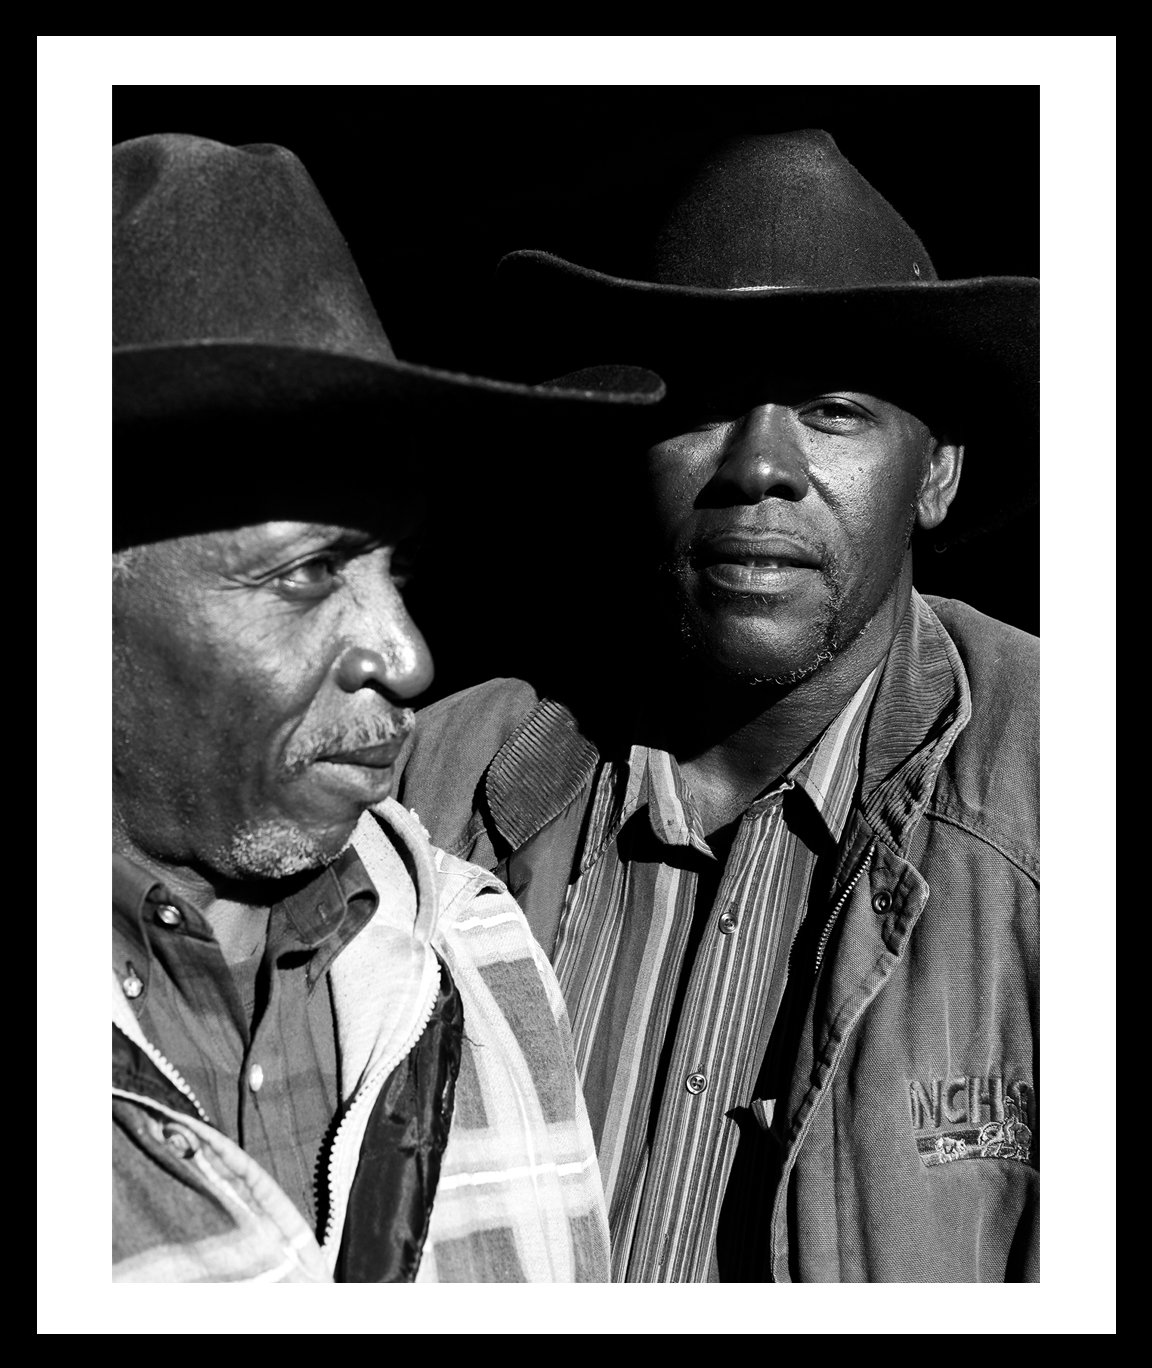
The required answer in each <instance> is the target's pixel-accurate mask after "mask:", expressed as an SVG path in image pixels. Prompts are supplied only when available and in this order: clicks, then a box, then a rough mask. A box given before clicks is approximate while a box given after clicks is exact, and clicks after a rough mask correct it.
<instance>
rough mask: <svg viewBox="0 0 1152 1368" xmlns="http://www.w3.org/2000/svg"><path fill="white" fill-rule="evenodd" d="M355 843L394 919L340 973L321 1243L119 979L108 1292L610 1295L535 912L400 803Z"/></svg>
mask: <svg viewBox="0 0 1152 1368" xmlns="http://www.w3.org/2000/svg"><path fill="white" fill-rule="evenodd" d="M384 828H387V829H388V830H389V831H390V833H391V837H392V839H391V840H389V839H388V838H387V837H386V836H385V835H384V834H383V829H384ZM354 843H355V846H356V850H357V853H358V854H359V856H360V858H361V860H362V862H363V864H364V866H365V868H366V869H367V871H368V873H369V874H370V876H371V877H372V879H373V882H374V884H375V885H376V888H377V890H378V892H379V893H380V902H379V906H378V909H377V911H376V913H375V915H374V916H373V918H372V920H371V921H370V922H369V923H368V925H367V926H366V927H365V928H364V929H363V930H362V931H361V932H360V933H359V934H358V935H357V936H356V937H355V939H354V940H352V941H351V942H350V944H349V945H348V946H346V947H345V949H344V950H343V951H342V952H341V954H340V955H339V956H338V958H337V959H336V960H335V961H334V963H333V965H332V968H331V970H330V971H329V972H330V979H329V982H330V991H331V997H332V1004H333V1012H334V1017H335V1024H336V1036H337V1046H338V1051H339V1060H340V1080H341V1092H342V1095H343V1106H342V1108H341V1112H340V1115H339V1119H338V1125H337V1127H336V1129H335V1132H334V1136H333V1138H332V1141H331V1145H330V1149H329V1150H328V1153H327V1182H326V1192H325V1196H326V1199H327V1213H328V1215H327V1222H326V1229H325V1230H324V1231H323V1232H322V1234H321V1238H320V1239H319V1240H317V1238H316V1237H315V1235H314V1234H313V1232H312V1230H311V1229H310V1228H309V1226H308V1224H307V1222H306V1221H305V1220H304V1218H303V1216H302V1215H301V1214H300V1213H299V1212H298V1211H297V1210H296V1208H295V1207H294V1206H293V1204H292V1203H291V1202H290V1201H289V1199H288V1197H287V1196H286V1195H285V1194H284V1192H283V1191H282V1190H281V1189H280V1187H279V1186H278V1185H277V1184H276V1182H275V1181H274V1180H273V1179H272V1178H271V1177H270V1175H269V1174H268V1173H267V1172H265V1171H264V1170H263V1169H262V1168H261V1167H260V1166H259V1165H258V1164H257V1163H256V1162H255V1160H253V1159H252V1158H251V1157H250V1156H249V1155H247V1154H246V1153H245V1152H244V1150H243V1149H241V1148H240V1146H239V1145H237V1144H235V1143H234V1142H233V1141H232V1140H231V1139H230V1138H229V1137H228V1136H226V1135H224V1134H223V1133H221V1132H220V1131H219V1130H217V1129H216V1128H215V1127H214V1126H213V1124H212V1121H211V1118H209V1117H208V1116H207V1115H206V1114H205V1112H204V1110H203V1109H202V1107H201V1106H200V1104H199V1102H198V1101H197V1099H196V1098H195V1097H194V1096H193V1095H192V1093H191V1091H190V1089H189V1088H188V1086H187V1084H186V1083H185V1082H184V1080H183V1079H182V1078H181V1077H180V1075H179V1074H178V1073H177V1071H176V1070H175V1069H174V1067H173V1066H172V1064H171V1063H170V1062H169V1061H168V1060H166V1059H165V1058H164V1057H163V1056H162V1055H161V1054H160V1052H159V1051H158V1050H157V1049H156V1047H155V1046H154V1045H153V1044H152V1043H151V1042H149V1041H148V1040H147V1038H146V1037H145V1035H144V1033H143V1031H142V1030H141V1028H140V1025H139V1023H138V1021H137V1020H136V1017H135V1014H134V1012H133V1010H132V1007H131V1004H130V1002H129V1000H128V998H127V997H126V996H125V994H124V991H123V988H122V986H121V984H120V982H119V980H118V979H116V978H115V976H114V978H113V1001H112V1024H113V1077H112V1112H113V1127H112V1161H113V1267H114V1277H115V1278H116V1279H117V1280H121V1281H138V1282H171V1281H179V1282H281V1281H283V1282H299V1281H303V1282H329V1281H332V1280H333V1278H335V1280H336V1281H344V1282H383V1281H412V1280H415V1281H421V1282H425V1281H439V1282H457V1281H464V1282H482V1281H512V1282H518V1281H556V1282H570V1281H605V1280H606V1279H607V1277H608V1229H607V1216H606V1213H605V1209H604V1196H603V1191H602V1189H601V1187H600V1176H599V1172H598V1170H597V1167H596V1159H595V1154H594V1151H593V1145H592V1133H591V1129H590V1127H589V1125H588V1118H587V1114H586V1112H585V1109H584V1103H583V1098H582V1097H581V1094H580V1090H579V1087H578V1085H577V1082H576V1075H575V1063H574V1060H573V1055H572V1046H571V1037H570V1033H569V1029H568V1022H567V1017H566V1014H565V1011H564V1006H563V1003H562V1002H561V1000H560V993H559V989H558V987H557V985H556V980H555V977H554V975H553V974H552V970H551V967H550V966H549V964H548V962H547V960H546V959H545V957H544V955H543V953H542V952H541V950H540V948H539V947H538V946H537V945H536V944H535V942H534V941H533V940H532V938H531V936H530V935H529V933H528V928H527V926H526V925H525V922H524V918H523V916H522V914H521V912H520V910H519V909H518V908H517V907H516V905H515V903H513V901H512V900H511V898H509V896H508V893H507V890H506V889H504V888H503V887H502V885H501V884H500V883H499V882H498V881H497V880H495V879H494V878H493V877H492V876H491V875H490V874H489V873H487V872H486V871H484V870H481V869H477V868H476V867H475V866H471V865H466V864H464V863H463V862H461V861H460V860H456V859H453V858H452V857H451V856H449V855H446V854H445V853H444V852H443V851H440V850H435V849H433V848H432V847H431V846H430V845H429V843H428V839H427V834H426V832H425V831H424V830H423V828H422V826H421V824H420V822H419V821H418V820H417V819H415V818H414V816H413V815H412V814H410V813H408V812H405V811H404V809H403V808H401V807H400V806H399V805H398V804H397V803H396V802H395V801H393V800H392V799H386V800H385V802H384V803H382V804H380V805H379V807H378V808H377V809H374V810H373V811H372V812H369V813H365V814H364V816H363V818H362V819H361V821H360V824H359V826H358V827H357V829H356V833H355V837H354Z"/></svg>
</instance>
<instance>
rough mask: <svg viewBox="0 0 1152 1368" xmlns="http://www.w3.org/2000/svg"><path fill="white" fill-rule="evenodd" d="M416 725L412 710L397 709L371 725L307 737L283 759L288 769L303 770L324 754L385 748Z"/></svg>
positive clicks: (376, 719)
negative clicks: (375, 747)
mask: <svg viewBox="0 0 1152 1368" xmlns="http://www.w3.org/2000/svg"><path fill="white" fill-rule="evenodd" d="M415 725H416V714H415V713H414V712H413V711H412V709H411V708H396V709H394V710H393V711H392V713H390V714H389V716H387V717H380V718H373V720H372V721H371V722H362V723H359V724H356V725H352V726H347V727H341V728H339V730H337V729H335V728H333V729H332V730H331V731H325V732H318V733H315V734H313V735H311V736H309V737H308V738H307V740H306V741H305V742H304V743H302V745H301V746H300V747H298V748H297V747H294V748H293V749H292V750H291V751H290V752H289V754H288V755H287V756H286V757H285V758H286V762H287V765H288V768H289V769H290V770H293V771H295V770H300V769H304V768H305V767H306V766H308V765H310V764H311V763H312V762H313V761H314V760H319V759H320V757H321V756H324V755H343V754H345V753H346V752H348V751H357V750H367V749H369V748H370V747H372V746H386V745H387V744H388V743H389V742H390V741H403V740H405V739H406V738H407V736H408V735H409V733H410V732H411V731H412V728H413V727H414V726H415Z"/></svg>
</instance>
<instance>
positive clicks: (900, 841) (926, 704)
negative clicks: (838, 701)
mask: <svg viewBox="0 0 1152 1368" xmlns="http://www.w3.org/2000/svg"><path fill="white" fill-rule="evenodd" d="M971 716H972V694H971V692H970V690H969V688H968V676H967V673H966V672H965V669H964V666H963V663H962V662H961V660H960V653H959V652H958V651H957V650H956V647H955V645H954V644H953V642H952V639H951V637H949V635H948V633H947V632H946V631H945V630H944V626H943V624H942V623H941V621H940V619H939V618H938V617H937V616H936V614H935V613H934V612H933V611H932V609H931V608H930V607H929V606H928V604H927V603H925V601H924V600H923V599H922V598H921V597H920V595H919V594H918V593H916V592H915V590H913V592H912V602H911V603H910V604H909V606H908V611H907V612H906V613H905V614H904V617H903V619H902V621H901V623H900V626H899V627H898V628H897V629H896V636H895V638H894V639H893V642H892V645H891V647H890V649H889V651H888V657H887V660H886V661H885V664H884V673H883V675H882V676H881V679H880V685H879V688H878V689H877V691H876V700H875V703H874V705H873V708H872V715H871V717H870V718H869V719H868V724H867V726H866V728H865V731H864V741H863V745H862V748H861V755H860V771H861V781H860V793H861V803H860V807H861V810H862V812H863V815H864V817H865V818H866V819H867V821H868V822H869V824H870V825H871V826H872V828H873V830H874V831H875V833H876V835H877V836H879V837H880V839H881V840H883V841H885V842H886V843H887V844H888V845H890V846H891V847H892V848H893V849H894V850H895V851H897V852H898V853H901V854H903V852H904V849H905V846H906V845H907V842H908V839H909V837H910V835H911V833H912V831H913V829H914V828H915V826H916V824H917V823H918V822H919V820H920V818H921V817H922V816H923V815H924V810H925V808H926V807H927V806H928V800H929V799H930V798H931V796H932V791H933V789H934V788H935V786H936V779H937V776H938V775H939V773H940V767H941V765H943V763H944V760H945V757H946V756H947V754H948V752H949V751H950V750H951V749H952V746H953V744H954V743H955V741H956V738H957V737H958V736H959V735H960V733H961V732H962V731H963V730H964V728H965V727H966V726H967V725H968V722H969V719H970V718H971Z"/></svg>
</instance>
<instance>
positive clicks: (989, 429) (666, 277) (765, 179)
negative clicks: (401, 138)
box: [498, 129, 1039, 544]
mask: <svg viewBox="0 0 1152 1368" xmlns="http://www.w3.org/2000/svg"><path fill="white" fill-rule="evenodd" d="M646 246H647V256H648V261H649V264H648V266H647V268H646V269H645V271H644V278H634V277H631V276H620V275H612V274H609V273H607V272H605V271H601V270H594V269H591V268H589V267H585V266H581V265H578V264H576V263H574V262H571V261H567V260H564V259H562V258H560V257H558V256H554V255H552V254H550V253H548V252H543V251H517V252H513V253H511V254H510V255H509V256H506V257H505V258H504V259H503V261H502V262H501V263H500V266H499V270H498V282H499V286H500V292H501V297H502V299H503V300H504V302H505V305H506V308H507V310H508V314H507V316H508V318H509V320H510V322H511V325H512V327H513V329H514V331H515V333H516V334H517V335H519V336H530V337H531V338H532V347H533V353H534V355H535V356H536V357H537V358H538V364H539V365H540V366H541V367H543V368H545V369H547V368H568V367H571V366H573V365H582V364H587V363H588V362H589V361H591V360H592V359H593V358H594V357H595V356H596V354H597V353H598V352H600V351H602V350H603V348H604V346H605V345H606V343H607V342H608V340H609V339H610V340H611V344H612V347H613V355H614V356H617V357H619V358H620V359H621V360H625V361H628V362H631V363H634V364H636V365H642V366H648V367H651V368H652V369H654V370H656V371H658V372H659V373H660V375H661V376H662V377H663V378H664V380H665V381H666V383H667V386H668V400H667V404H666V405H665V406H664V407H663V408H662V409H661V410H660V411H659V412H658V413H654V414H653V415H652V417H653V418H654V419H657V420H658V421H667V418H666V417H665V415H667V417H668V418H670V417H671V416H672V415H674V414H675V413H676V412H677V411H678V410H679V409H680V408H681V407H682V406H683V405H684V404H685V401H693V400H695V399H696V398H697V397H698V396H699V395H700V394H703V393H705V392H711V391H713V390H715V389H716V387H717V385H718V383H719V385H720V386H721V388H725V387H726V388H727V389H728V390H729V391H732V392H735V393H737V394H740V395H746V396H747V397H748V399H749V401H750V402H753V401H758V402H763V399H764V398H766V397H767V395H766V393H765V390H766V387H767V385H766V382H768V381H771V380H772V379H773V378H775V377H777V376H789V377H797V378H799V379H801V380H804V379H806V378H807V377H809V376H813V377H819V378H820V381H821V383H828V384H830V385H833V386H835V387H837V388H853V389H860V390H867V391H868V392H873V393H878V394H879V395H880V396H881V397H883V398H888V399H891V400H892V401H894V402H896V403H899V404H900V405H901V406H902V407H904V408H907V409H908V410H909V411H911V412H913V413H916V414H917V416H919V417H922V418H924V420H925V421H926V422H928V423H929V425H930V426H932V427H933V428H934V429H936V430H939V429H942V428H943V429H947V430H948V431H949V434H950V435H953V436H956V437H959V439H960V440H962V441H964V442H965V443H966V446H967V454H966V458H965V467H964V473H963V477H962V480H961V485H960V492H959V494H958V495H957V498H956V501H955V503H954V504H953V507H952V510H951V511H950V513H949V516H948V518H947V519H946V520H945V523H944V524H943V525H942V527H941V528H940V530H939V534H938V536H937V537H936V538H934V540H936V541H937V543H938V544H945V543H947V542H950V541H957V540H961V539H964V538H965V537H968V536H970V535H972V534H973V533H974V532H976V531H979V530H985V529H987V528H989V527H991V526H994V525H996V524H997V523H999V522H1003V521H1004V520H1006V519H1007V518H1009V517H1011V516H1012V515H1013V514H1015V513H1017V512H1019V511H1021V510H1022V509H1024V508H1026V507H1028V506H1030V505H1032V504H1034V503H1035V500H1036V497H1037V493H1038V487H1039V461H1038V447H1037V437H1038V389H1039V281H1038V280H1036V279H1034V278H1030V277H1018V276H981V277H976V278H972V279H965V280H940V279H939V278H938V276H937V273H936V270H935V268H934V267H933V264H932V261H931V258H930V257H929V255H928V252H927V250H926V248H925V246H924V244H923V243H922V242H921V241H920V239H919V237H917V235H916V233H915V232H914V231H913V230H912V228H910V227H909V225H908V224H907V223H906V222H905V221H904V219H903V218H902V217H901V216H900V215H899V214H898V213H897V212H896V210H895V209H894V208H893V207H892V206H891V205H890V204H889V203H888V202H887V200H885V199H884V197H883V196H882V195H881V194H880V193H879V191H877V190H876V189H875V188H874V187H873V186H872V185H870V184H869V182H868V181H867V180H865V178H864V177H863V176H862V175H861V174H860V173H859V172H858V171H857V170H856V168H855V167H853V166H852V165H851V163H850V162H848V160H847V159H846V158H845V157H844V156H843V155H842V154H841V152H840V150H839V148H838V147H837V146H836V144H835V142H834V141H833V139H832V138H831V137H830V136H829V134H827V133H825V132H823V131H821V130H812V129H807V130H802V131H798V132H790V133H781V134H770V135H760V136H754V137H745V138H740V139H737V140H735V141H733V142H731V143H728V144H726V145H725V146H723V147H721V148H720V149H718V150H717V151H716V152H715V153H714V154H713V155H712V156H711V157H709V158H708V160H707V161H706V162H705V163H704V164H703V165H702V166H701V167H700V168H699V171H698V173H697V174H696V176H695V178H694V179H692V180H691V181H690V183H689V184H688V186H687V189H686V191H685V192H684V193H683V195H682V196H681V197H680V198H679V199H678V200H677V201H676V203H675V204H674V206H673V208H672V209H671V211H670V212H669V213H668V214H667V216H666V217H665V218H664V219H663V220H662V222H661V224H660V226H659V227H658V229H657V230H656V231H655V232H654V233H653V235H652V237H651V239H650V241H649V242H648V243H647V244H646ZM757 395H759V396H760V398H759V400H757Z"/></svg>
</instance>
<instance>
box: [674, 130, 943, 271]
mask: <svg viewBox="0 0 1152 1368" xmlns="http://www.w3.org/2000/svg"><path fill="white" fill-rule="evenodd" d="M649 278H650V279H651V280H652V281H654V282H655V283H657V284H662V285H681V286H684V285H687V286H696V287H698V288H705V289H721V290H746V289H751V288H756V287H759V288H764V287H777V288H781V287H783V288H802V289H844V288H851V287H853V286H859V285H887V284H893V285H895V284H910V283H915V282H917V281H929V280H935V279H936V272H935V270H934V269H933V266H932V263H931V261H930V260H929V257H928V253H927V251H926V250H925V248H924V244H923V243H922V242H921V241H920V239H919V238H918V237H917V236H916V234H915V233H914V232H913V231H912V229H911V228H910V227H909V226H908V224H907V223H905V222H904V220H903V219H902V218H901V217H900V215H899V214H898V213H897V212H896V210H895V209H893V207H892V206H891V205H890V204H889V203H888V201H887V200H886V199H884V197H883V196H882V195H881V194H880V193H879V192H878V191H877V190H876V189H875V188H874V187H873V186H871V185H870V184H869V183H868V182H867V181H866V180H865V179H864V177H863V176H862V175H861V174H860V173H859V172H858V171H857V170H856V168H855V167H854V166H853V165H852V164H851V163H850V162H849V161H848V160H847V159H846V158H845V157H844V155H843V154H842V153H841V152H840V149H839V148H838V147H837V146H836V143H835V142H834V141H833V139H832V138H831V136H830V135H829V134H827V133H825V132H824V131H823V130H821V129H802V130H800V131H798V132H792V133H777V134H769V135H764V136H758V137H746V138H741V139H739V140H737V141H734V142H732V143H730V144H728V145H727V146H725V147H723V148H721V149H719V150H718V151H717V152H716V154H715V155H714V156H712V157H711V158H710V159H709V161H708V162H707V164H706V166H705V167H704V169H703V171H702V172H701V174H700V175H699V176H698V178H697V179H696V180H695V181H694V182H692V184H691V185H690V186H689V187H688V189H687V192H686V193H685V194H684V196H683V197H682V198H681V199H680V201H679V202H678V203H677V204H676V206H675V207H674V208H673V210H672V211H671V213H670V214H669V216H668V217H667V219H666V220H665V222H664V225H663V228H662V230H661V231H660V233H659V235H658V237H657V239H656V242H655V245H654V253H653V259H652V264H651V271H650V277H649Z"/></svg>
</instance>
